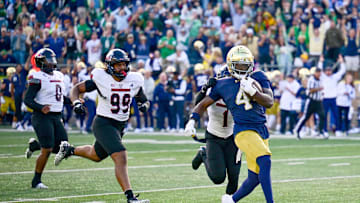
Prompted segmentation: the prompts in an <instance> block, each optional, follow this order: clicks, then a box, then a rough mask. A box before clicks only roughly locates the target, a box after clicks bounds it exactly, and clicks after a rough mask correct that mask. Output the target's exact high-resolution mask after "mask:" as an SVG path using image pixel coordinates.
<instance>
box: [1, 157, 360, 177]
mask: <svg viewBox="0 0 360 203" xmlns="http://www.w3.org/2000/svg"><path fill="white" fill-rule="evenodd" d="M353 158H360V155H354V156H333V157H310V158H292V159H274V160H272V162H293V161H294V162H301V161H317V160H336V159H353ZM242 163H243V164H245V163H246V161H243V162H242ZM185 166H191V164H190V163H183V164H164V165H142V166H129V167H128V168H129V169H143V168H162V167H185ZM113 169H114V168H113V167H105V168H83V169H59V170H45V171H44V173H71V172H82V171H104V170H113ZM33 173H34V172H33V171H13V172H2V173H0V175H18V174H33Z"/></svg>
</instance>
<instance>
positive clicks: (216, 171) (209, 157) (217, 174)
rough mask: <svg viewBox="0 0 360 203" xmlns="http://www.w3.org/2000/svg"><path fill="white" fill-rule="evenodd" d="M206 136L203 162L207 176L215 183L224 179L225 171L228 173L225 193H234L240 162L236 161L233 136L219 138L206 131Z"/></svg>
mask: <svg viewBox="0 0 360 203" xmlns="http://www.w3.org/2000/svg"><path fill="white" fill-rule="evenodd" d="M205 137H206V156H203V157H202V158H203V162H204V165H205V168H206V172H207V174H208V176H209V178H210V179H211V180H212V181H213V182H214V183H215V184H221V183H223V182H224V181H225V178H226V172H227V174H228V185H227V187H226V193H227V194H234V193H235V192H236V190H237V187H238V182H239V173H240V166H241V162H239V163H236V154H237V151H238V149H237V147H236V145H235V142H234V138H233V137H232V136H230V137H229V138H227V139H223V138H219V137H217V136H215V135H212V134H211V133H209V132H208V131H206V133H205Z"/></svg>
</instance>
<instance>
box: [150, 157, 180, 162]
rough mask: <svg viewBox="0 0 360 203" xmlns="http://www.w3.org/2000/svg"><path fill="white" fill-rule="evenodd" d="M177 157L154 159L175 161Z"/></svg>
mask: <svg viewBox="0 0 360 203" xmlns="http://www.w3.org/2000/svg"><path fill="white" fill-rule="evenodd" d="M175 160H176V158H171V157H170V158H159V159H154V161H175Z"/></svg>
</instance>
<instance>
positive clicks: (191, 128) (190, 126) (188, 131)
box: [184, 119, 196, 137]
mask: <svg viewBox="0 0 360 203" xmlns="http://www.w3.org/2000/svg"><path fill="white" fill-rule="evenodd" d="M184 133H185V135H186V136H189V137H191V136H193V135H196V128H195V120H194V119H190V120H189V122H188V123H187V124H186V126H185V132H184Z"/></svg>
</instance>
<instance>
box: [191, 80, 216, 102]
mask: <svg viewBox="0 0 360 203" xmlns="http://www.w3.org/2000/svg"><path fill="white" fill-rule="evenodd" d="M215 85H216V79H215V78H209V80H208V82H207V83H206V85H203V86H202V87H201V90H200V91H199V93H197V94H196V97H195V105H197V104H198V103H199V102H200V101H201V100H202V99H203V98H205V96H206V92H207V90H208V89H209V88H212V87H215Z"/></svg>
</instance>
